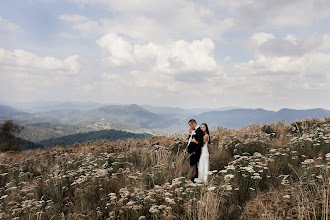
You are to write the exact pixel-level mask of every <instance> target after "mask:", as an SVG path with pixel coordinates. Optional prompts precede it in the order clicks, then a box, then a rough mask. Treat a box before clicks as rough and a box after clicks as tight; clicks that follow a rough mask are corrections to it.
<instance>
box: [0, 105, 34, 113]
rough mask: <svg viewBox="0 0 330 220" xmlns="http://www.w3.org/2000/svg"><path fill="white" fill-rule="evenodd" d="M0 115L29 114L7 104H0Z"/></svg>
mask: <svg viewBox="0 0 330 220" xmlns="http://www.w3.org/2000/svg"><path fill="white" fill-rule="evenodd" d="M0 115H30V114H29V113H27V112H23V111H20V110H18V109H16V108H13V107H11V106H8V105H0Z"/></svg>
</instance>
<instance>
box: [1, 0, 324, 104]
mask: <svg viewBox="0 0 330 220" xmlns="http://www.w3.org/2000/svg"><path fill="white" fill-rule="evenodd" d="M329 96H330V1H329V0H285V1H284V0H230V1H227V0H214V1H213V0H205V1H197V0H194V1H187V0H175V1H174V0H173V1H172V0H165V1H155V0H120V1H118V0H61V1H56V0H24V1H22V0H2V1H1V2H0V103H10V102H13V101H15V102H26V101H38V100H47V101H81V102H84V101H93V102H101V103H109V104H111V103H122V104H132V103H135V104H151V105H155V106H177V107H184V108H192V107H208V108H219V107H224V106H241V107H248V108H264V109H268V110H278V109H281V108H296V109H308V108H319V107H320V108H325V109H330V102H329Z"/></svg>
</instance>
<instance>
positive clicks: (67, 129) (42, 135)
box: [18, 121, 151, 142]
mask: <svg viewBox="0 0 330 220" xmlns="http://www.w3.org/2000/svg"><path fill="white" fill-rule="evenodd" d="M24 127H25V128H24V130H23V131H22V132H21V133H20V134H19V135H18V137H20V138H23V139H26V140H29V141H33V142H40V141H43V140H47V139H50V138H59V137H62V136H66V135H73V134H78V133H86V132H90V131H101V130H108V129H114V130H120V131H127V132H132V133H151V131H150V130H148V129H144V128H139V127H136V126H133V125H128V124H122V123H112V122H102V121H99V122H82V123H78V124H59V123H34V124H24Z"/></svg>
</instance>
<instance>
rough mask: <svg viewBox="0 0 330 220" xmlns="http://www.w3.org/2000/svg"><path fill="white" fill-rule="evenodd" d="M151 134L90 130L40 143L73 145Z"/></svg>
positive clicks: (149, 135) (147, 136)
mask: <svg viewBox="0 0 330 220" xmlns="http://www.w3.org/2000/svg"><path fill="white" fill-rule="evenodd" d="M150 137H152V135H151V134H146V133H141V134H135V133H131V132H126V131H118V130H113V129H111V130H101V131H90V132H86V133H77V134H73V135H65V136H61V137H58V138H51V139H47V140H43V141H40V142H39V144H42V145H44V146H51V145H54V144H56V143H59V144H61V145H72V144H74V143H83V142H87V141H99V140H107V141H117V140H124V139H128V138H138V139H140V138H150Z"/></svg>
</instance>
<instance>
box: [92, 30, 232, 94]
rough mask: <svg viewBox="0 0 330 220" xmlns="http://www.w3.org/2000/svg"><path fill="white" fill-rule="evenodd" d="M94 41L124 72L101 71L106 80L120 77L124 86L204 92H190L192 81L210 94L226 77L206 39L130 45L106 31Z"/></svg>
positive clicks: (109, 60)
mask: <svg viewBox="0 0 330 220" xmlns="http://www.w3.org/2000/svg"><path fill="white" fill-rule="evenodd" d="M96 42H97V44H98V45H99V46H100V47H101V48H103V49H104V50H105V52H106V55H105V62H106V63H107V64H109V65H111V66H112V67H120V68H122V71H126V74H121V76H120V77H119V76H118V75H104V74H103V77H104V78H105V79H107V80H117V79H119V78H120V80H121V81H120V82H121V83H123V84H126V85H134V86H137V87H150V88H159V89H164V90H166V91H170V92H174V91H175V92H180V93H184V94H191V93H194V94H197V95H202V94H203V93H204V92H200V91H198V90H195V91H191V85H192V84H195V85H201V86H202V85H208V90H207V91H208V92H210V93H212V94H214V93H216V92H218V91H219V90H221V85H224V82H225V80H226V75H225V74H224V71H223V68H222V66H220V65H218V64H217V62H216V60H215V58H214V54H213V51H214V49H215V44H214V42H213V41H212V40H211V39H209V38H203V39H201V40H194V41H192V42H187V41H184V40H179V41H173V42H166V43H163V44H160V43H154V42H149V43H147V44H132V43H131V42H130V41H128V40H127V39H124V38H123V37H120V36H118V35H116V34H114V33H108V34H106V35H104V36H102V37H101V38H100V39H98V40H97V41H96ZM221 81H222V82H221ZM212 86H213V87H214V88H212Z"/></svg>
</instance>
